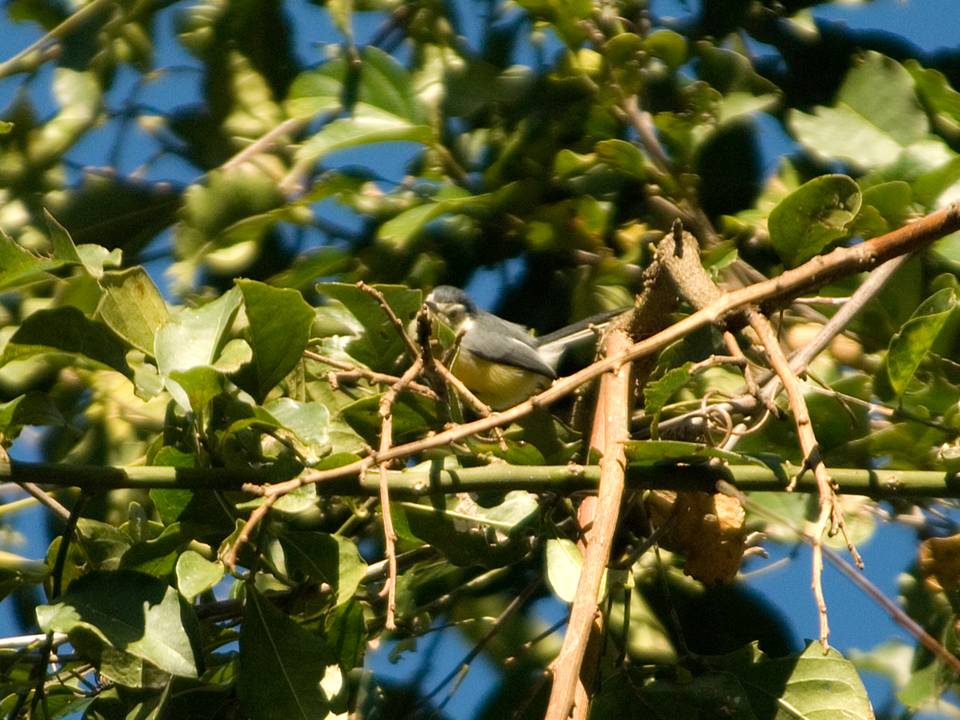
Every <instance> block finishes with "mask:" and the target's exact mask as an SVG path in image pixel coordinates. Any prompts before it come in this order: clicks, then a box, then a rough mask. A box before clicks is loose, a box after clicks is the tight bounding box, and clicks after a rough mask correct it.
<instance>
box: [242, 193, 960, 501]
mask: <svg viewBox="0 0 960 720" xmlns="http://www.w3.org/2000/svg"><path fill="white" fill-rule="evenodd" d="M956 230H960V204H958V203H954V204H951V205H949V206H947V207H945V208H943V209H941V210H938V211H936V212H934V213H931V214H930V215H927V216H926V217H924V218H922V219H920V220H918V221H916V222H914V223H911V224H910V225H906V226H904V227H902V228H899V229H897V230H894V231H892V232H889V233H887V234H885V235H881V236H880V237H876V238H872V239H870V240H867V241H865V242H863V243H860V244H859V245H855V246H853V247H849V248H837V249H836V250H833V251H832V252H830V253H828V254H826V255H820V256H817V257H815V258H813V259H812V260H809V261H808V262H806V263H804V264H803V265H801V266H799V267H796V268H794V269H792V270H787V271H785V272H784V273H783V274H781V275H779V276H778V277H775V278H771V279H770V280H765V281H763V282H758V283H756V284H754V285H750V286H748V287H745V288H741V289H739V290H735V291H732V292H728V293H724V294H723V295H721V296H720V297H719V298H717V299H716V300H714V301H713V302H711V303H710V304H709V305H707V306H706V307H704V308H703V309H701V310H698V311H697V312H695V313H693V314H691V315H688V316H687V317H685V318H683V319H682V320H680V321H678V322H676V323H674V324H673V325H671V326H670V327H668V328H666V329H665V330H662V331H661V332H659V333H656V334H655V335H652V336H651V337H648V338H645V339H643V340H640V341H639V342H636V343H634V344H633V345H631V346H630V347H629V348H626V349H625V350H623V351H622V352H619V353H617V354H615V355H611V356H609V357H606V358H603V359H601V360H598V361H597V362H595V363H593V364H592V365H590V366H588V367H586V368H584V369H583V370H580V371H579V372H576V373H574V374H572V375H568V376H566V377H563V378H560V379H559V380H557V381H556V382H554V384H553V385H551V386H550V387H549V388H547V389H546V390H544V391H543V392H541V393H540V394H538V395H534V396H533V397H532V398H530V399H529V400H527V401H526V402H522V403H520V404H518V405H516V406H514V407H512V408H510V409H508V410H504V411H503V412H500V413H497V414H495V415H491V416H490V417H484V418H480V419H478V420H475V421H473V422H469V423H464V424H462V425H457V426H455V427H452V428H450V429H448V430H445V431H443V432H439V433H436V434H435V435H431V436H429V437H426V438H422V439H420V440H417V441H415V442H410V443H406V444H403V445H395V446H394V447H392V448H391V449H390V450H389V451H388V452H387V453H385V454H383V455H379V454H370V455H368V456H367V457H364V458H362V459H360V460H357V461H355V462H352V463H349V464H347V465H344V466H342V467H339V468H332V469H329V470H322V471H321V470H309V471H307V472H305V473H303V474H302V475H300V476H299V477H297V478H293V479H292V480H288V481H286V482H280V483H276V484H273V485H261V484H253V483H249V484H245V485H244V486H243V489H244V490H245V491H247V492H250V493H254V494H257V495H276V494H284V493H287V492H290V491H291V490H294V489H296V488H298V487H301V486H302V485H305V484H309V483H321V482H325V481H327V480H331V479H333V478H338V477H345V476H351V475H357V474H359V473H360V472H362V471H364V470H366V469H367V468H369V467H372V466H373V465H374V464H376V463H377V462H382V461H385V460H393V459H396V458H402V457H408V456H410V455H414V454H416V453H419V452H423V451H425V450H429V449H431V448H437V447H444V446H446V445H449V444H450V443H453V442H457V441H458V440H462V439H464V438H466V437H469V436H471V435H475V434H477V433H481V432H487V431H489V430H492V429H493V428H495V427H500V426H502V425H508V424H510V423H512V422H514V421H515V420H517V419H519V418H521V417H524V416H525V415H528V414H529V413H531V412H532V411H533V410H534V409H535V408H538V407H544V406H547V405H550V404H551V403H554V402H556V401H557V400H559V399H560V398H562V397H565V396H566V395H569V394H570V393H572V392H573V391H574V390H576V389H577V388H578V387H580V386H581V385H583V384H584V383H587V382H589V381H590V380H593V379H594V378H597V377H600V376H601V375H603V374H604V373H606V372H609V371H611V370H613V369H615V368H617V367H619V366H620V365H622V364H623V363H625V362H630V361H633V360H637V359H638V358H641V357H645V356H648V355H651V354H653V353H655V352H657V351H658V350H662V349H663V348H665V347H667V346H668V345H670V344H671V343H673V342H676V341H677V340H680V339H681V338H683V337H685V336H686V335H688V334H689V333H691V332H693V331H694V330H697V329H699V328H701V327H704V326H706V325H711V324H714V323H717V322H718V321H719V320H720V319H722V318H723V317H725V316H726V315H728V314H729V313H731V312H733V311H736V310H740V309H743V308H745V307H748V306H750V305H754V304H763V303H777V302H783V301H785V300H787V299H789V298H791V297H794V296H796V295H797V294H799V293H801V292H803V291H805V290H809V289H811V288H815V287H820V286H822V285H824V284H826V283H828V282H830V281H832V280H836V279H837V278H840V277H844V276H846V275H851V274H853V273H857V272H862V271H864V270H871V269H873V268H875V267H876V266H877V265H880V264H881V263H883V262H885V261H887V260H889V259H891V258H893V257H896V256H898V255H903V254H905V253H909V252H914V251H915V250H918V249H919V248H921V247H923V246H924V245H926V244H927V243H929V242H932V241H933V240H935V239H937V238H940V237H943V236H944V235H947V234H949V233H951V232H955V231H956Z"/></svg>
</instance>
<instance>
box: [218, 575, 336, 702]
mask: <svg viewBox="0 0 960 720" xmlns="http://www.w3.org/2000/svg"><path fill="white" fill-rule="evenodd" d="M328 654H329V653H328V650H327V648H326V646H325V645H324V643H323V641H322V640H321V639H320V638H319V637H317V636H316V635H314V634H312V633H310V632H308V631H307V630H305V629H304V628H302V627H301V626H300V625H299V624H297V623H296V622H295V621H294V620H293V619H292V618H290V617H288V616H287V615H285V614H284V613H282V612H280V610H278V609H277V608H276V607H275V606H274V605H273V603H271V602H270V601H269V600H267V599H266V598H265V597H264V596H263V595H261V594H260V593H259V592H257V590H256V589H254V587H253V586H252V585H249V584H248V585H247V586H246V602H245V603H244V609H243V626H242V629H241V631H240V677H239V678H238V681H237V690H238V691H239V693H240V702H241V704H242V706H243V711H244V713H245V714H246V715H248V716H249V717H250V718H251V720H273V719H274V718H286V719H287V720H316V719H317V718H325V717H327V711H328V709H329V707H328V701H327V696H326V694H325V693H324V691H323V688H322V687H321V686H320V683H321V681H322V680H323V676H324V674H325V672H326V667H327V665H328V664H329V663H328V661H327V656H328ZM265 678H270V681H269V682H264V679H265Z"/></svg>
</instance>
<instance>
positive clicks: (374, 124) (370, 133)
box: [295, 104, 433, 164]
mask: <svg viewBox="0 0 960 720" xmlns="http://www.w3.org/2000/svg"><path fill="white" fill-rule="evenodd" d="M432 138H433V131H432V130H431V129H430V128H429V127H428V126H426V125H415V124H413V123H411V122H409V121H408V120H406V119H404V118H402V117H398V116H396V115H392V114H390V113H386V112H384V111H382V110H378V109H377V108H373V107H369V106H362V105H360V104H358V105H357V106H356V108H355V109H354V115H353V117H349V118H341V119H339V120H334V121H333V122H332V123H330V124H328V125H325V126H324V127H323V128H322V129H321V130H320V131H318V132H317V133H315V134H314V135H313V136H311V137H310V138H308V139H307V140H306V141H305V142H304V143H303V144H302V145H301V146H300V147H299V149H298V150H297V152H296V156H295V157H296V162H297V163H298V164H304V163H309V162H316V161H317V160H319V159H320V158H322V157H323V156H324V155H329V154H330V153H332V152H334V151H335V150H345V149H347V148H352V147H359V146H361V145H369V144H371V143H380V142H391V141H393V142H399V141H407V142H416V143H428V142H430V140H431V139H432Z"/></svg>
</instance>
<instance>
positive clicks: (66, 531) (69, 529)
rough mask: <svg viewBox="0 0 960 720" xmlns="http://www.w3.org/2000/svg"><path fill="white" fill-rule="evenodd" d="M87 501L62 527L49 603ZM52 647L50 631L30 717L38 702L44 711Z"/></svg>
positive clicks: (81, 502) (84, 499)
mask: <svg viewBox="0 0 960 720" xmlns="http://www.w3.org/2000/svg"><path fill="white" fill-rule="evenodd" d="M89 500H90V495H89V494H87V493H85V492H84V493H81V495H80V497H79V498H77V501H76V502H75V503H74V505H73V510H71V511H70V514H69V516H68V517H67V522H66V525H65V526H64V528H63V533H62V534H61V536H60V546H59V547H58V548H57V557H56V559H55V560H54V563H53V569H52V570H51V571H50V578H51V582H50V600H51V601H53V600H56V599H57V598H59V597H60V594H61V593H62V592H63V570H64V567H65V566H66V564H67V555H68V550H69V549H70V542H71V541H72V540H73V534H74V533H75V532H76V530H77V523H78V522H79V521H80V515H81V514H82V513H83V509H84V508H85V507H86V506H87V502H88V501H89ZM53 647H54V632H53V631H52V630H51V631H50V632H48V633H47V639H46V642H45V643H44V644H43V647H42V648H41V649H40V659H39V660H38V662H37V684H36V690H35V691H34V695H33V701H32V702H31V704H30V707H31V715H33V713H34V711H35V710H36V707H37V704H38V703H40V702H42V703H44V708H45V709H46V702H47V698H46V693H45V692H44V688H45V686H46V680H47V666H48V665H49V664H50V655H51V653H52V652H53ZM45 714H46V716H47V717H49V713H45ZM14 717H16V716H14Z"/></svg>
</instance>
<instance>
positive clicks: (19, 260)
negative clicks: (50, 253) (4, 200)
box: [0, 229, 63, 290]
mask: <svg viewBox="0 0 960 720" xmlns="http://www.w3.org/2000/svg"><path fill="white" fill-rule="evenodd" d="M61 265H63V263H61V262H59V261H57V260H51V259H49V258H40V257H37V256H36V255H34V254H33V253H31V252H30V251H29V250H26V249H25V248H22V247H20V245H18V244H17V243H16V241H14V240H13V238H11V237H10V236H9V235H7V234H6V233H5V232H3V229H0V290H13V289H16V288H19V287H23V286H24V285H27V284H29V283H33V282H36V281H38V280H44V279H49V278H50V277H51V276H50V275H49V274H48V271H50V270H55V269H57V268H58V267H60V266H61Z"/></svg>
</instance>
